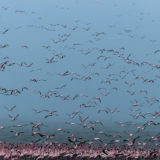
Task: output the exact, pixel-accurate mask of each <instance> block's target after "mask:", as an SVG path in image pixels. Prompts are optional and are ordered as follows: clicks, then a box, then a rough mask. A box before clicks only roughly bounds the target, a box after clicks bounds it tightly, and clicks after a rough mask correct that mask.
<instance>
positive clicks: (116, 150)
mask: <svg viewBox="0 0 160 160" xmlns="http://www.w3.org/2000/svg"><path fill="white" fill-rule="evenodd" d="M0 159H6V160H9V159H12V160H19V159H26V160H29V159H32V160H33V159H36V160H40V159H43V160H44V159H48V160H57V159H63V160H65V159H66V160H67V159H71V160H72V159H74V160H75V159H77V160H80V159H83V160H85V159H86V160H87V159H99V160H100V159H101V160H108V159H117V160H118V159H160V149H145V148H143V147H138V148H135V146H134V145H133V146H127V145H123V146H116V145H112V146H111V145H110V146H102V145H98V146H95V145H94V144H86V143H84V142H83V143H82V142H81V143H79V144H70V145H68V144H65V143H57V142H54V143H51V142H49V143H44V144H35V143H30V144H24V143H19V144H9V143H0Z"/></svg>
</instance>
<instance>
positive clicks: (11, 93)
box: [0, 2, 160, 160]
mask: <svg viewBox="0 0 160 160" xmlns="http://www.w3.org/2000/svg"><path fill="white" fill-rule="evenodd" d="M25 3H27V2H25ZM41 3H42V2H41ZM74 3H76V2H74ZM0 5H1V6H0V15H1V18H2V24H1V25H0V39H1V41H0V77H1V80H0V99H1V103H0V110H1V112H0V116H1V120H2V121H1V122H0V132H1V133H0V138H1V139H0V159H6V160H8V159H11V160H18V159H37V160H38V159H57V160H59V159H66V160H70V159H73V160H74V159H77V160H78V159H79V160H80V159H97V160H98V159H158V158H160V133H159V128H160V121H159V120H160V108H159V104H160V97H159V88H160V85H159V84H160V73H159V70H160V64H159V61H158V58H159V56H160V48H158V45H159V41H158V40H156V39H152V38H150V37H147V36H146V35H145V33H143V32H142V33H141V34H139V33H138V29H137V31H135V29H134V26H133V27H125V26H121V27H119V26H118V24H116V23H113V22H112V23H111V22H110V23H106V26H105V27H104V26H103V27H102V24H98V23H96V20H95V22H94V21H86V20H84V19H85V18H84V17H78V16H77V18H75V17H74V15H73V14H70V13H72V9H73V8H72V7H73V6H71V7H65V6H63V7H62V6H60V5H58V4H57V5H55V6H54V12H53V18H52V16H51V19H52V20H51V19H50V18H48V17H47V16H46V17H45V15H43V14H42V13H40V9H39V10H38V9H37V11H36V8H35V11H30V10H29V9H28V8H26V7H24V8H25V9H19V8H18V7H15V6H14V7H8V6H7V5H3V3H2V4H0ZM134 5H135V3H134V2H131V6H132V7H134ZM91 6H92V5H91ZM98 6H99V5H98ZM112 7H113V8H114V9H115V10H116V8H118V7H119V5H118V2H117V4H116V3H115V4H114V3H113V6H112ZM22 8H23V7H22ZM48 8H49V6H48ZM102 10H103V9H102ZM41 12H42V11H41ZM51 13H52V12H51ZM55 13H57V14H56V15H55ZM60 13H64V14H62V15H59V17H58V14H60ZM40 14H42V15H40ZM68 14H69V15H70V16H73V17H74V18H73V20H72V18H71V19H70V20H68V21H66V20H65V18H64V16H65V15H66V16H67V15H68ZM75 14H76V13H75ZM97 14H99V16H101V14H102V13H97ZM51 15H52V14H51ZM3 17H6V18H7V17H8V19H9V20H8V21H6V20H5V18H3ZM146 17H147V18H148V19H149V20H148V21H149V22H148V23H150V24H152V25H153V26H154V25H159V23H158V20H157V19H154V18H153V17H152V16H150V13H146V12H140V13H139V15H138V16H137V17H136V20H135V21H136V24H137V25H138V24H139V25H140V24H143V23H144V21H145V18H146ZM61 18H62V22H61V21H59V22H58V23H56V22H55V23H54V21H57V20H59V19H61ZM101 18H102V19H103V16H102V17H101ZM115 18H117V19H123V13H122V15H121V14H119V15H118V16H117V15H115ZM10 20H13V21H15V22H16V23H14V24H11V22H9V21H10ZM156 20H157V21H156ZM63 21H64V22H63ZM128 23H131V22H130V21H129V20H128ZM103 25H104V24H103ZM122 27H123V28H122ZM136 27H137V26H136ZM136 27H135V28H136ZM105 28H106V29H105ZM134 43H135V44H134ZM137 43H138V44H139V45H140V44H141V43H142V44H143V45H145V47H144V48H143V49H144V51H143V49H141V47H138V46H136V45H138V44H137ZM122 44H123V45H122ZM130 44H132V45H133V46H132V45H130ZM146 44H148V45H146ZM134 45H135V46H134ZM149 46H152V47H151V49H150V51H148V52H147V51H145V48H146V49H147V47H149ZM130 47H131V48H132V47H133V48H134V47H135V48H136V47H137V48H139V50H140V51H139V52H138V51H137V50H134V51H131V49H130ZM134 52H135V53H134ZM22 105H23V106H22ZM4 119H5V121H4ZM3 121H4V123H3ZM5 136H6V137H8V138H5Z"/></svg>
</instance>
